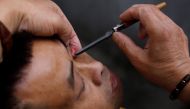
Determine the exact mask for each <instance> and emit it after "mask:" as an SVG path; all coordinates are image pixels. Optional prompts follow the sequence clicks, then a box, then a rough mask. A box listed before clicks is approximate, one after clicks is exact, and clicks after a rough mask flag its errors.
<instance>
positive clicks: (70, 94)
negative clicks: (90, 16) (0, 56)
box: [14, 40, 122, 109]
mask: <svg viewBox="0 0 190 109" xmlns="http://www.w3.org/2000/svg"><path fill="white" fill-rule="evenodd" d="M32 51H33V53H32V55H33V58H32V59H31V63H30V64H29V65H28V66H27V67H26V68H25V69H24V70H23V72H24V73H23V78H22V79H21V80H20V81H19V82H18V84H17V85H16V87H15V93H14V96H15V97H16V98H17V99H18V100H19V101H20V102H21V103H20V104H19V105H18V107H23V106H26V107H28V108H30V109H63V108H64V109H76V108H77V109H119V106H121V96H122V91H121V85H120V82H119V80H118V79H117V80H116V81H117V84H116V85H114V86H113V87H114V88H113V87H112V85H113V83H112V82H111V80H110V79H111V78H110V77H112V76H111V75H112V74H111V72H110V71H109V70H108V69H107V68H106V67H105V66H104V65H103V64H102V63H100V62H98V61H96V60H94V59H93V58H91V57H90V56H89V55H87V54H86V53H85V54H82V55H81V56H79V57H77V58H75V59H73V58H72V56H71V55H70V54H69V53H68V50H67V49H66V48H65V47H64V45H63V44H62V43H61V42H59V41H51V40H38V41H34V42H33V48H32ZM71 62H73V77H74V81H72V79H71V78H70V79H69V81H70V82H68V78H69V77H72V76H70V75H71ZM115 79H116V78H115ZM69 83H70V84H73V85H74V86H72V85H70V84H69ZM83 83H84V87H85V88H84V90H82V93H81V96H80V97H79V93H80V91H81V89H82V88H83Z"/></svg>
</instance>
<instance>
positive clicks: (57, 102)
mask: <svg viewBox="0 0 190 109" xmlns="http://www.w3.org/2000/svg"><path fill="white" fill-rule="evenodd" d="M62 77H63V76H62V75H61V74H59V73H56V74H54V73H47V75H43V76H39V77H38V78H35V79H33V80H26V81H24V82H23V83H22V84H20V85H19V86H18V87H17V92H16V93H15V95H16V97H17V98H18V99H19V100H21V101H23V102H26V103H30V104H33V105H36V106H41V105H46V106H48V107H52V108H53V107H62V106H65V105H67V104H69V102H68V101H71V98H72V91H70V90H69V88H68V87H67V86H66V85H65V84H64V81H63V78H62Z"/></svg>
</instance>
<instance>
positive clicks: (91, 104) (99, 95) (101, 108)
mask: <svg viewBox="0 0 190 109" xmlns="http://www.w3.org/2000/svg"><path fill="white" fill-rule="evenodd" d="M108 97H109V96H108V95H106V94H105V91H104V89H102V88H101V87H96V86H93V84H90V85H88V86H86V90H85V92H84V94H83V96H81V99H79V100H78V101H76V102H74V108H73V109H112V105H111V101H109V100H111V99H107V98H108Z"/></svg>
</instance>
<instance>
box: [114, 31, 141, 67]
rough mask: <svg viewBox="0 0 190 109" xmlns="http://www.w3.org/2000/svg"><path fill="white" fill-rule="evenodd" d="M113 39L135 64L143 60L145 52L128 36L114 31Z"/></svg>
mask: <svg viewBox="0 0 190 109" xmlns="http://www.w3.org/2000/svg"><path fill="white" fill-rule="evenodd" d="M113 41H114V42H115V43H116V44H117V45H118V47H119V48H120V49H121V50H122V51H123V52H124V54H125V55H126V56H127V57H128V58H129V60H130V61H131V62H132V63H133V64H134V65H135V66H136V65H140V63H143V62H144V59H145V54H144V51H143V49H142V48H140V47H139V46H137V45H136V44H135V43H134V42H133V41H132V40H131V39H130V38H129V37H128V36H126V35H124V34H122V33H120V32H116V33H114V35H113Z"/></svg>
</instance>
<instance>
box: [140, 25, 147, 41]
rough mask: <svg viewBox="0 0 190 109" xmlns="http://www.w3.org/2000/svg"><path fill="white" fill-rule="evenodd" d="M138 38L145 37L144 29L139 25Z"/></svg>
mask: <svg viewBox="0 0 190 109" xmlns="http://www.w3.org/2000/svg"><path fill="white" fill-rule="evenodd" d="M138 36H139V37H140V39H145V38H146V36H147V33H146V30H145V28H144V26H143V25H142V24H141V23H140V25H139V33H138Z"/></svg>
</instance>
